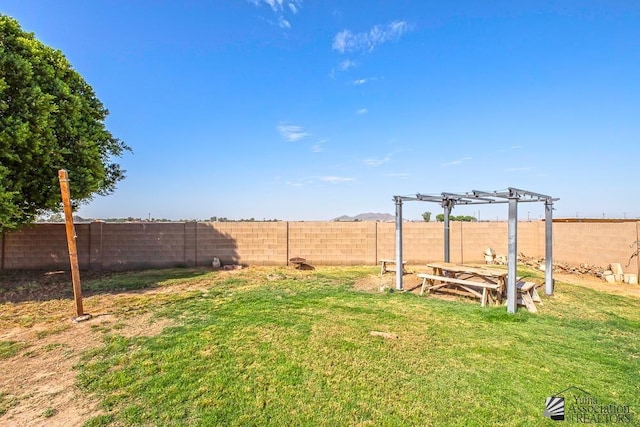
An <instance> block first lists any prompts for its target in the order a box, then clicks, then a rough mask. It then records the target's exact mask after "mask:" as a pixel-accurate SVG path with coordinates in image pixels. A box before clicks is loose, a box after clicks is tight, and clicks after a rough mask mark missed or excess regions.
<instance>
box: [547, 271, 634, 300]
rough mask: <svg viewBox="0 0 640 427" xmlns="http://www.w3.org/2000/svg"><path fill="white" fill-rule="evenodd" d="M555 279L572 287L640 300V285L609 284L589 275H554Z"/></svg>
mask: <svg viewBox="0 0 640 427" xmlns="http://www.w3.org/2000/svg"><path fill="white" fill-rule="evenodd" d="M553 278H554V279H555V280H556V281H559V282H565V283H571V284H572V285H578V286H584V287H586V288H591V289H595V290H597V291H601V292H607V293H609V294H616V295H624V296H628V297H636V298H640V285H629V284H627V283H608V282H605V281H604V280H602V279H600V278H599V277H595V276H590V275H587V274H566V273H553Z"/></svg>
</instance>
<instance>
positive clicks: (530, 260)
mask: <svg viewBox="0 0 640 427" xmlns="http://www.w3.org/2000/svg"><path fill="white" fill-rule="evenodd" d="M518 262H519V263H522V264H524V265H527V266H529V267H533V268H536V269H538V270H543V271H544V269H545V265H546V264H545V260H544V258H536V257H529V256H526V255H525V254H523V253H520V254H519V255H518ZM605 270H606V269H605V268H603V267H600V266H598V265H593V264H587V263H583V264H580V265H571V264H567V263H564V262H558V261H554V262H553V271H555V272H561V273H569V274H587V275H590V276H595V277H599V278H600V279H604V272H605Z"/></svg>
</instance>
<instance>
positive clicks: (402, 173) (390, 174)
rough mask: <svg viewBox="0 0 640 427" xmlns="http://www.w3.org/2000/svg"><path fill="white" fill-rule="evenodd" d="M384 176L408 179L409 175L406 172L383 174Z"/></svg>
mask: <svg viewBox="0 0 640 427" xmlns="http://www.w3.org/2000/svg"><path fill="white" fill-rule="evenodd" d="M384 176H389V177H392V178H403V179H404V178H408V177H409V174H408V173H406V172H397V173H385V174H384Z"/></svg>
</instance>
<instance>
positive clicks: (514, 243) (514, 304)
mask: <svg viewBox="0 0 640 427" xmlns="http://www.w3.org/2000/svg"><path fill="white" fill-rule="evenodd" d="M508 235H509V255H508V261H507V312H508V313H515V312H516V311H517V310H518V301H517V300H518V298H517V289H516V281H517V278H516V275H517V274H518V273H517V266H518V195H517V194H514V193H511V194H509V231H508Z"/></svg>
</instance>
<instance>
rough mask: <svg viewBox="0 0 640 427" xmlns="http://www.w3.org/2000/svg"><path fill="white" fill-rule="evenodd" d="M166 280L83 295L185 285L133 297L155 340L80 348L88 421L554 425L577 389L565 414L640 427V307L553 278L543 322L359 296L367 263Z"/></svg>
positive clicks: (145, 277) (109, 332)
mask: <svg viewBox="0 0 640 427" xmlns="http://www.w3.org/2000/svg"><path fill="white" fill-rule="evenodd" d="M175 271H176V270H167V271H164V272H162V271H161V272H154V273H152V274H151V273H148V272H141V273H134V274H132V273H128V274H126V275H122V276H118V275H116V276H112V277H111V278H109V279H108V280H94V281H90V282H88V283H86V284H85V285H84V286H85V287H86V288H87V289H88V292H91V291H92V290H93V291H96V292H104V291H107V290H108V289H110V288H115V287H118V286H120V287H122V288H124V289H127V290H128V291H130V290H134V289H146V288H153V287H157V286H165V287H167V288H168V289H170V288H171V286H173V285H175V284H184V283H189V282H193V283H194V286H193V288H186V289H185V290H183V291H181V292H180V293H174V294H172V293H167V294H157V295H144V293H142V294H140V296H139V297H138V300H136V302H135V305H136V307H144V310H146V311H147V312H148V313H150V314H151V315H152V316H153V317H154V318H155V319H157V320H158V321H159V322H160V321H162V320H163V319H164V318H169V319H173V321H174V326H171V327H168V328H165V329H164V330H163V331H162V333H160V334H158V335H155V336H151V337H140V336H138V337H125V336H123V335H121V334H119V330H118V328H117V327H113V328H106V329H105V330H104V336H103V338H104V343H103V345H101V346H99V347H97V348H94V349H91V350H89V351H88V352H86V353H85V355H84V356H83V358H82V360H81V362H80V364H79V365H78V366H77V373H78V381H79V385H80V387H81V388H82V389H83V390H84V391H86V392H90V393H94V394H95V395H96V396H97V397H98V398H99V399H100V401H101V405H102V407H103V409H104V414H102V415H99V416H96V417H93V418H91V419H90V420H88V421H87V423H86V425H89V426H98V425H163V426H165V425H167V426H170V425H202V426H211V425H313V426H316V425H327V426H334V425H376V426H378V425H382V426H387V425H388V426H399V425H420V426H485V425H506V426H519V425H521V426H531V425H542V426H544V425H548V426H553V425H558V424H556V423H557V422H556V421H552V420H549V419H548V418H545V417H543V415H542V413H543V411H544V409H545V399H546V398H547V397H549V396H552V395H553V394H555V393H557V392H560V391H562V390H565V389H567V388H568V387H571V386H573V387H578V388H579V389H580V390H578V389H571V390H568V391H566V392H565V393H564V396H565V398H566V401H565V403H566V411H567V414H570V413H571V411H572V410H578V409H584V407H585V406H588V405H581V406H580V405H578V406H580V407H579V408H578V406H576V405H574V404H575V402H576V400H575V399H576V398H582V399H583V400H582V402H584V401H585V400H584V398H585V397H589V398H592V400H590V401H589V402H590V403H594V404H596V406H597V407H600V405H609V404H615V405H619V406H620V407H621V408H622V406H625V407H627V408H628V409H629V411H630V418H631V420H630V422H629V423H626V425H639V424H640V415H637V413H638V411H640V386H639V384H640V299H639V298H633V297H624V296H617V295H610V294H606V293H603V292H599V291H595V290H591V289H588V288H585V287H580V286H573V285H570V284H566V283H557V285H556V295H555V296H554V297H545V296H544V295H543V296H542V298H543V302H544V305H543V306H541V307H539V311H538V313H537V314H530V313H528V312H527V311H526V310H524V309H521V310H519V311H518V313H517V314H516V315H509V314H507V313H506V308H505V307H504V306H503V307H484V308H482V307H480V305H479V304H478V303H477V301H476V302H473V303H470V302H468V301H462V300H461V301H450V300H443V299H440V298H436V297H433V296H427V297H420V296H418V295H416V294H413V293H408V292H407V293H402V292H384V293H381V292H363V291H358V290H355V289H354V287H353V285H354V282H355V281H357V280H359V279H361V278H366V277H371V276H372V275H375V274H376V271H379V270H377V268H376V267H345V268H328V267H327V268H319V269H318V270H315V271H310V272H298V271H295V272H294V271H292V270H287V269H278V268H270V269H264V268H263V269H253V268H250V269H247V270H242V271H240V272H234V273H233V274H230V273H226V272H205V273H198V274H195V273H194V274H192V275H191V274H176V273H175ZM177 271H180V270H177ZM187 272H188V271H187ZM196 285H197V286H196ZM120 309H121V310H122V313H124V312H126V310H128V309H129V308H128V307H126V306H122V307H121V308H120ZM371 331H381V332H390V333H394V334H397V335H398V338H397V339H385V338H383V337H380V336H372V335H371V334H370V332H371ZM16 345H17V344H12V343H9V344H4V345H3V346H0V353H6V354H11V353H13V352H15V351H18V350H17V349H16ZM585 392H586V393H588V394H585ZM622 410H623V409H621V411H622ZM592 420H593V419H592ZM600 420H604V418H601V419H600ZM565 424H570V425H573V424H574V423H573V422H571V421H565ZM617 425H625V424H624V423H623V424H617Z"/></svg>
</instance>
